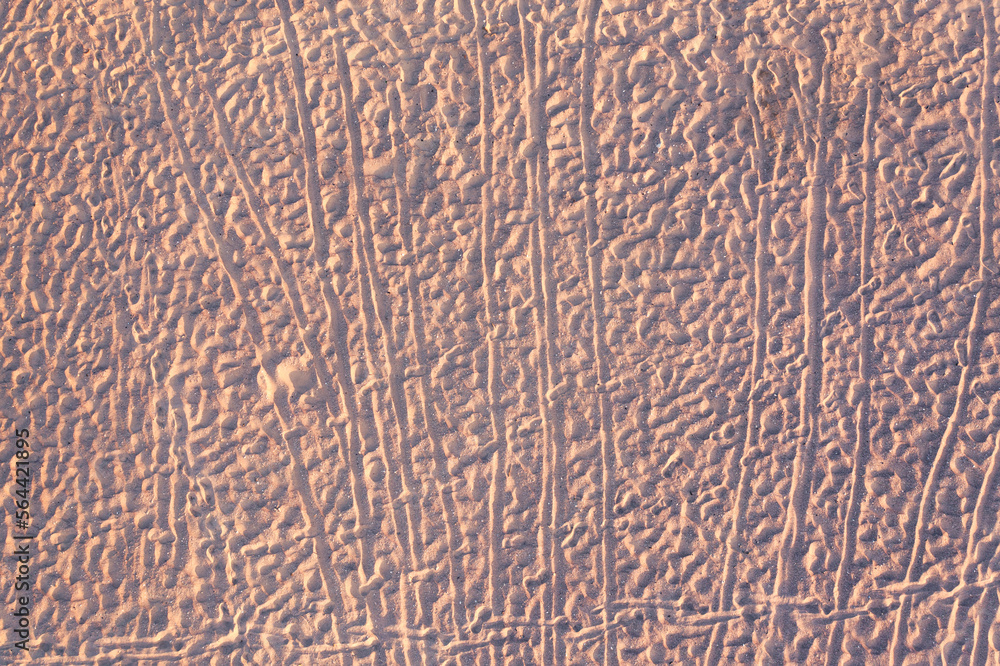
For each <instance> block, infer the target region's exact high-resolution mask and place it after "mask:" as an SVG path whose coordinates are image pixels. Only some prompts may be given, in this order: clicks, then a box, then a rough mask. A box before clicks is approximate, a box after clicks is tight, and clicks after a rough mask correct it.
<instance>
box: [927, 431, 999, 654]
mask: <svg viewBox="0 0 1000 666" xmlns="http://www.w3.org/2000/svg"><path fill="white" fill-rule="evenodd" d="M991 438H992V439H993V453H992V455H990V461H989V465H988V466H987V468H986V476H985V477H984V478H983V483H982V485H980V486H979V492H978V494H977V496H976V506H975V508H974V509H973V511H972V522H971V523H970V524H969V536H968V538H967V540H966V544H965V559H964V561H963V562H962V568H961V570H960V571H959V574H958V590H959V591H961V590H963V589H964V588H968V587H969V586H973V585H975V584H976V574H977V569H978V565H979V564H980V563H982V562H983V560H984V559H985V558H989V557H992V556H993V555H994V553H992V552H989V551H987V552H986V553H984V554H983V555H982V557H976V551H977V547H978V546H979V545H980V544H982V543H984V542H983V541H980V539H985V538H986V537H987V536H989V532H991V531H993V530H995V528H996V513H995V510H996V509H995V502H996V494H995V493H996V488H997V481H998V477H1000V437H998V436H997V435H996V434H995V433H994V434H993V435H991ZM991 504H993V505H994V506H990V505H991ZM990 515H992V516H993V522H994V526H993V528H991V529H985V528H986V525H985V524H984V523H985V522H986V519H987V518H988V516H990ZM992 550H994V551H995V550H996V546H995V545H994V546H993V547H992ZM970 592H972V594H971V597H972V598H966V595H964V594H956V595H955V600H954V601H953V602H952V606H951V614H950V616H949V618H948V627H947V629H946V633H945V640H944V642H942V643H941V659H942V661H943V662H944V663H945V664H948V663H952V662H953V661H955V660H956V659H957V658H958V656H959V654H960V653H961V651H962V649H963V647H964V636H960V635H959V627H958V625H959V623H960V620H959V613H960V609H961V607H962V606H966V607H967V608H968V607H969V606H970V605H971V603H975V602H976V601H977V600H979V599H981V598H982V595H983V590H982V589H980V590H978V591H975V589H972V590H970ZM970 602H971V603H970ZM981 612H982V611H980V613H979V614H977V617H976V621H977V623H978V621H979V619H980V616H981Z"/></svg>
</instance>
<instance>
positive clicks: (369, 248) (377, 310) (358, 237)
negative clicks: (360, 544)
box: [326, 4, 424, 575]
mask: <svg viewBox="0 0 1000 666" xmlns="http://www.w3.org/2000/svg"><path fill="white" fill-rule="evenodd" d="M326 15H327V21H328V22H329V28H330V30H331V32H333V31H335V29H336V27H337V16H336V12H335V9H334V7H333V6H332V5H330V4H327V5H326ZM333 50H334V56H335V63H334V66H335V67H336V68H337V75H338V77H337V78H338V79H339V83H340V93H341V96H342V98H343V109H344V122H345V125H346V126H347V133H348V152H349V153H350V159H351V167H352V171H353V173H352V174H351V203H352V205H353V208H354V211H355V213H356V214H357V217H358V220H359V221H360V224H354V225H353V227H354V242H353V243H352V245H353V247H352V250H353V253H354V260H355V263H356V264H357V266H358V273H359V276H360V280H361V287H362V288H361V289H360V292H361V304H362V307H361V312H362V323H363V325H364V328H365V331H366V334H365V341H366V344H367V345H368V353H369V355H370V356H371V359H372V361H374V359H376V358H378V351H377V349H376V348H375V347H376V345H375V343H374V341H373V339H372V338H373V337H374V335H375V328H374V326H373V324H372V322H373V320H374V321H375V322H377V326H378V332H379V333H381V338H382V353H383V354H384V355H385V366H384V367H385V372H386V374H387V378H386V379H387V382H388V390H389V398H390V402H391V404H392V411H393V413H394V416H395V426H396V434H397V437H398V440H399V452H398V453H399V455H398V456H395V455H393V456H390V455H389V451H388V450H386V451H385V454H384V455H385V456H386V461H385V462H386V467H387V470H388V474H387V478H388V479H389V480H390V484H391V486H392V487H393V488H394V490H393V491H392V492H391V493H390V495H391V499H392V502H391V505H390V506H391V509H392V511H393V513H394V515H395V516H396V519H397V525H398V528H399V530H400V534H399V540H400V545H401V546H402V547H403V553H404V556H405V557H406V558H407V559H408V560H409V561H408V562H406V563H404V565H403V569H404V575H405V570H407V569H409V570H411V571H419V570H422V569H423V568H424V566H423V542H422V541H421V539H420V536H419V535H420V523H421V518H420V504H419V497H420V489H419V487H418V486H417V484H416V480H415V478H414V475H413V453H412V447H411V435H410V433H409V424H408V421H409V417H408V409H407V405H406V395H405V392H404V390H403V374H402V370H401V368H400V367H399V363H398V362H397V359H396V357H397V351H396V349H397V346H396V343H395V339H394V338H395V333H394V330H393V327H392V321H391V312H390V311H389V306H388V303H385V302H384V300H385V293H386V291H385V289H384V288H382V285H381V281H380V280H379V278H378V275H377V271H376V269H375V265H374V262H375V257H374V241H373V238H372V224H371V217H370V215H369V209H368V206H369V202H368V197H367V194H366V193H365V186H364V155H363V154H362V150H363V147H362V141H361V123H360V121H359V120H358V114H357V109H356V108H355V105H354V86H353V83H352V81H351V72H350V65H349V64H348V62H347V52H346V51H345V49H344V46H343V44H341V43H340V41H339V39H337V38H335V39H334V43H333ZM393 458H395V459H396V462H397V463H398V466H399V469H400V470H401V476H402V483H400V479H399V477H398V476H397V472H396V465H393V464H392V462H393ZM404 491H405V492H404ZM400 504H402V505H403V510H402V511H398V510H397V508H398V505H400ZM404 538H405V540H404Z"/></svg>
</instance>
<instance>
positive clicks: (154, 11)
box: [132, 0, 386, 663]
mask: <svg viewBox="0 0 1000 666" xmlns="http://www.w3.org/2000/svg"><path fill="white" fill-rule="evenodd" d="M146 11H147V10H146V8H145V7H143V6H142V5H136V9H135V14H134V15H133V17H132V18H133V21H134V23H135V24H136V30H137V32H138V34H139V35H140V40H141V42H142V46H143V50H144V51H145V52H146V56H147V58H148V59H149V65H150V68H151V69H152V70H153V73H154V75H155V78H156V89H157V92H158V96H159V103H160V107H161V110H162V112H163V115H164V117H165V118H166V120H167V125H168V126H169V129H170V133H171V135H172V137H173V139H174V142H175V144H176V146H177V149H178V152H179V154H180V158H181V170H182V172H183V174H184V178H185V180H186V182H187V184H188V186H189V187H190V189H191V191H192V193H193V197H194V199H195V203H196V205H197V207H198V209H199V212H200V215H201V216H202V217H203V218H204V219H205V224H206V227H207V228H208V231H209V239H210V241H211V244H212V249H214V250H215V253H216V258H217V259H218V261H219V263H220V264H221V265H222V267H223V271H224V272H225V274H226V277H227V278H228V280H229V282H230V284H231V286H232V288H233V293H234V294H235V295H236V298H237V300H238V302H239V306H240V309H241V310H242V312H243V314H244V317H245V319H246V323H247V333H248V335H249V337H250V339H251V341H252V342H253V344H254V352H255V355H256V358H257V361H258V363H259V364H260V366H261V368H262V369H263V370H264V372H265V373H266V374H267V376H268V378H269V380H270V381H271V382H272V384H273V385H278V379H277V372H276V367H275V364H274V362H273V360H271V359H270V358H269V357H268V355H267V354H265V353H264V350H263V343H264V334H263V329H262V327H261V323H260V319H259V316H258V314H257V312H256V310H255V309H254V308H253V306H252V305H251V304H250V301H249V298H248V297H247V293H246V289H245V287H244V286H243V285H242V283H241V282H240V279H239V269H238V268H237V266H236V265H235V264H234V263H233V260H232V256H233V254H232V252H231V251H229V248H228V243H227V242H226V240H225V237H224V236H223V234H222V232H221V230H220V229H219V228H218V226H217V223H213V220H214V214H213V212H212V209H211V206H210V205H209V203H208V198H207V196H206V195H205V193H204V191H203V189H202V188H201V186H200V184H199V179H198V178H197V177H196V176H195V174H196V173H197V171H196V168H195V166H194V163H193V161H192V159H191V153H190V149H189V148H188V146H187V143H186V141H185V140H184V138H183V136H182V134H181V132H180V131H179V128H178V122H177V118H176V117H175V116H174V115H172V114H171V113H170V109H171V108H172V107H173V104H172V103H171V102H170V101H169V100H171V98H172V95H171V94H170V88H169V86H168V85H167V71H166V66H165V64H164V62H163V60H162V56H158V55H157V54H158V53H160V50H159V27H158V23H159V20H158V14H159V11H160V7H159V2H158V1H157V0H154V2H153V6H152V8H151V10H150V12H149V14H150V15H149V35H148V36H144V35H143V32H142V30H141V28H140V24H141V22H142V19H143V15H144V14H145V13H146ZM274 409H275V414H276V416H277V417H278V419H279V421H280V423H281V426H282V429H283V432H282V433H281V434H280V435H274V434H273V433H269V434H270V435H271V436H272V437H275V438H276V439H280V441H281V444H283V446H284V448H286V449H287V450H288V453H289V456H290V458H291V461H292V464H291V465H290V476H291V484H292V486H293V487H294V488H295V490H296V493H297V494H298V495H299V500H300V503H301V504H302V510H303V514H304V515H305V516H306V518H307V523H308V524H307V530H308V533H309V534H310V535H312V537H313V542H314V545H315V548H316V553H317V559H318V561H319V567H320V573H321V576H322V578H323V584H324V587H325V588H326V592H327V596H328V598H329V599H330V603H331V604H332V605H333V612H334V613H342V612H343V606H342V602H341V594H340V590H341V582H340V580H339V579H338V578H337V577H336V575H335V574H334V572H333V570H332V567H331V566H330V562H331V561H332V555H333V554H332V551H331V549H330V545H329V543H328V542H327V541H326V540H325V539H323V538H320V536H319V535H320V534H321V533H322V528H323V520H322V518H321V517H320V515H319V510H318V508H317V506H316V501H315V495H314V494H313V491H312V488H311V486H310V484H309V481H308V475H307V472H306V469H305V466H304V465H303V464H302V456H301V450H300V448H299V439H300V437H301V436H302V434H303V431H302V430H301V429H300V428H296V427H295V426H294V425H293V422H292V417H291V414H290V406H289V404H288V402H287V396H285V395H284V393H283V392H282V391H276V395H275V400H274ZM376 653H377V656H376V660H377V663H386V662H385V657H384V652H383V651H382V650H381V649H378V650H377V651H376Z"/></svg>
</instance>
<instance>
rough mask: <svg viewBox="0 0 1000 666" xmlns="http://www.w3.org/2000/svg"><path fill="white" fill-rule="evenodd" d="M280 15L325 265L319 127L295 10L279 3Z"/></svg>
mask: <svg viewBox="0 0 1000 666" xmlns="http://www.w3.org/2000/svg"><path fill="white" fill-rule="evenodd" d="M276 1H277V5H278V14H279V15H280V16H281V33H282V36H283V37H284V39H285V44H286V45H287V47H288V60H289V63H290V64H291V66H292V85H293V87H294V89H295V113H296V117H297V118H298V121H299V122H298V125H299V135H300V136H301V137H302V146H303V148H304V149H305V162H306V202H307V207H308V210H309V224H310V226H311V227H312V232H313V243H312V251H313V254H314V255H315V257H316V261H317V263H319V264H320V265H322V264H323V263H324V262H326V259H327V256H328V255H329V250H330V248H329V245H328V244H327V242H326V225H325V223H324V218H323V206H322V201H321V197H320V189H319V167H318V158H317V155H316V128H315V126H314V125H313V121H312V115H311V109H310V108H309V100H308V98H307V97H306V72H305V66H304V65H303V64H302V58H301V56H300V55H299V37H298V34H297V33H296V30H295V26H294V25H293V24H292V10H291V7H289V5H288V0H276Z"/></svg>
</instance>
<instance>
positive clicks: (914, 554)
mask: <svg viewBox="0 0 1000 666" xmlns="http://www.w3.org/2000/svg"><path fill="white" fill-rule="evenodd" d="M980 8H981V10H982V16H983V53H984V58H983V79H982V84H981V85H982V107H981V111H980V118H979V122H980V128H979V165H978V171H979V173H978V175H979V185H980V197H979V200H980V205H979V280H981V281H982V286H981V288H980V289H979V292H978V293H977V294H976V299H975V304H974V305H973V310H972V319H971V320H970V321H969V332H968V337H967V338H966V342H965V349H966V351H965V363H964V365H963V367H962V375H961V378H960V379H959V382H958V395H957V397H956V399H955V406H954V408H953V409H952V412H951V415H950V416H949V417H948V425H947V426H946V427H945V431H944V435H943V436H942V438H941V444H940V446H938V450H937V453H936V454H935V456H934V463H933V464H932V465H931V469H930V472H929V473H928V475H927V480H926V482H925V483H924V487H923V488H922V489H921V492H920V506H919V508H918V509H917V524H916V527H915V529H914V536H913V550H912V551H911V553H910V561H909V564H908V565H907V568H906V578H905V580H904V582H906V583H913V582H915V581H916V580H918V578H919V576H920V575H921V574H922V573H923V571H922V569H923V564H924V550H925V549H926V546H927V530H928V527H929V524H930V521H931V519H932V518H933V513H934V509H935V508H936V507H935V504H936V500H935V497H936V495H937V489H938V483H939V482H940V480H941V475H942V473H943V472H944V470H945V467H946V466H947V465H948V464H949V462H950V461H951V454H952V452H953V451H954V448H955V442H956V440H957V439H958V430H959V428H961V427H962V421H963V418H964V417H965V411H966V409H967V408H968V406H969V399H970V398H971V392H970V390H969V389H970V386H971V383H972V380H973V374H974V373H975V371H976V367H977V365H978V362H979V352H980V349H981V347H982V338H983V333H982V328H983V326H984V324H985V321H986V311H987V310H988V309H989V307H990V305H991V304H992V301H993V290H994V281H995V280H996V277H997V267H996V260H995V257H994V252H993V214H994V211H993V209H994V207H995V205H996V203H995V202H994V201H993V199H992V197H991V196H990V193H991V190H992V188H991V187H990V184H991V183H992V181H993V178H994V176H995V174H994V173H993V169H992V167H991V166H990V161H991V159H992V157H993V141H994V140H995V139H996V137H997V134H998V132H997V108H996V104H995V102H994V100H993V77H994V76H995V69H994V67H995V62H994V53H993V49H994V48H995V47H996V28H995V25H994V15H993V5H992V3H991V2H990V1H989V0H982V1H981V3H980ZM977 508H978V503H977ZM975 524H976V523H975V519H974V520H973V523H972V526H973V527H974V526H975ZM974 536H975V535H974V534H973V533H972V532H971V531H970V533H969V540H970V542H971V540H972V538H973V537H974ZM960 584H961V582H960ZM912 608H913V595H910V594H907V595H904V596H903V597H902V599H901V600H900V606H899V611H898V614H897V615H896V626H895V629H894V630H893V634H892V641H891V643H890V645H889V654H890V656H891V660H892V664H893V666H900V665H901V664H902V663H903V659H904V658H905V656H906V634H907V631H908V626H907V625H908V623H909V615H910V611H911V610H912ZM955 612H956V610H955V608H953V609H952V617H953V616H954V613H955ZM995 613H996V611H995V609H994V611H993V614H995ZM950 622H951V618H950V619H949V627H950V626H951V625H950ZM978 623H979V622H978V620H977V624H978ZM985 624H986V625H991V624H992V622H986V623H985ZM949 638H951V637H950V636H949ZM978 638H979V632H978V631H977V632H976V639H977V643H979V644H978V645H976V646H974V649H973V653H974V656H975V654H977V653H982V652H983V650H985V647H984V646H983V645H982V643H981V642H979V641H978Z"/></svg>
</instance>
